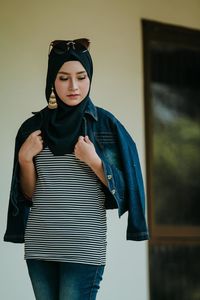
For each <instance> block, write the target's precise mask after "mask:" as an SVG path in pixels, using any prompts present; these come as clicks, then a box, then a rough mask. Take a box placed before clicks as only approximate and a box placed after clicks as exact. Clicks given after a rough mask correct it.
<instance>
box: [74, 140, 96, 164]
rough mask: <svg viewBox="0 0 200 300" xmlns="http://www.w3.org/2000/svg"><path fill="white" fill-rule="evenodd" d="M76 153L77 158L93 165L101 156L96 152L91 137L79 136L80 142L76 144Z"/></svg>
mask: <svg viewBox="0 0 200 300" xmlns="http://www.w3.org/2000/svg"><path fill="white" fill-rule="evenodd" d="M74 153H75V156H76V158H78V159H80V160H81V161H83V162H85V163H86V164H87V165H89V166H92V165H94V164H95V163H96V162H97V161H99V159H100V158H99V156H98V154H97V153H96V150H95V147H94V144H93V143H92V142H91V141H90V139H89V137H88V136H87V135H86V136H85V137H83V136H79V139H78V142H77V143H76V145H75V148H74Z"/></svg>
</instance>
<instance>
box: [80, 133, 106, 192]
mask: <svg viewBox="0 0 200 300" xmlns="http://www.w3.org/2000/svg"><path fill="white" fill-rule="evenodd" d="M74 153H75V156H76V158H78V159H80V160H81V161H83V162H84V163H86V164H87V165H88V166H89V167H90V168H91V169H92V170H93V172H94V173H95V174H96V175H97V177H98V178H99V179H100V180H101V182H103V184H104V185H106V186H108V184H107V180H106V178H105V175H104V171H103V165H102V161H101V159H100V157H99V156H98V154H97V153H96V150H95V147H94V144H93V143H92V142H91V141H90V139H89V137H88V136H85V137H83V136H79V139H78V142H77V143H76V145H75V148H74Z"/></svg>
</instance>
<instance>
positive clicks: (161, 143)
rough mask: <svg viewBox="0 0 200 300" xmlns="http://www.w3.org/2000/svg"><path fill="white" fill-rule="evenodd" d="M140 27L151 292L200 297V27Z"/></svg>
mask: <svg viewBox="0 0 200 300" xmlns="http://www.w3.org/2000/svg"><path fill="white" fill-rule="evenodd" d="M142 29H143V49H144V91H145V128H146V159H147V194H148V217H149V224H150V232H151V240H150V243H149V266H150V268H149V269H150V295H151V300H165V299H167V300H169V299H170V300H188V299H189V300H197V299H198V300H199V299H200V284H199V280H197V278H200V277H199V276H200V273H199V276H198V270H199V269H200V254H199V253H200V31H198V30H192V29H188V28H184V27H178V26H172V25H168V24H163V23H159V22H154V21H149V20H142Z"/></svg>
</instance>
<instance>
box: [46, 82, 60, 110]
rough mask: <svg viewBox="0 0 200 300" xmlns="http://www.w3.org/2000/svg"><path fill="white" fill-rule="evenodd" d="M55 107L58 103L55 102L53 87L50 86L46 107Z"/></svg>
mask: <svg viewBox="0 0 200 300" xmlns="http://www.w3.org/2000/svg"><path fill="white" fill-rule="evenodd" d="M57 107H58V104H57V102H56V96H55V94H54V91H53V87H52V88H51V95H50V98H49V103H48V108H49V109H56V108H57Z"/></svg>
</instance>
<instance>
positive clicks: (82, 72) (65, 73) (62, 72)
mask: <svg viewBox="0 0 200 300" xmlns="http://www.w3.org/2000/svg"><path fill="white" fill-rule="evenodd" d="M85 73H86V71H80V72H77V73H76V74H78V75H80V74H85ZM58 74H64V75H71V73H67V72H64V71H61V72H58Z"/></svg>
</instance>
